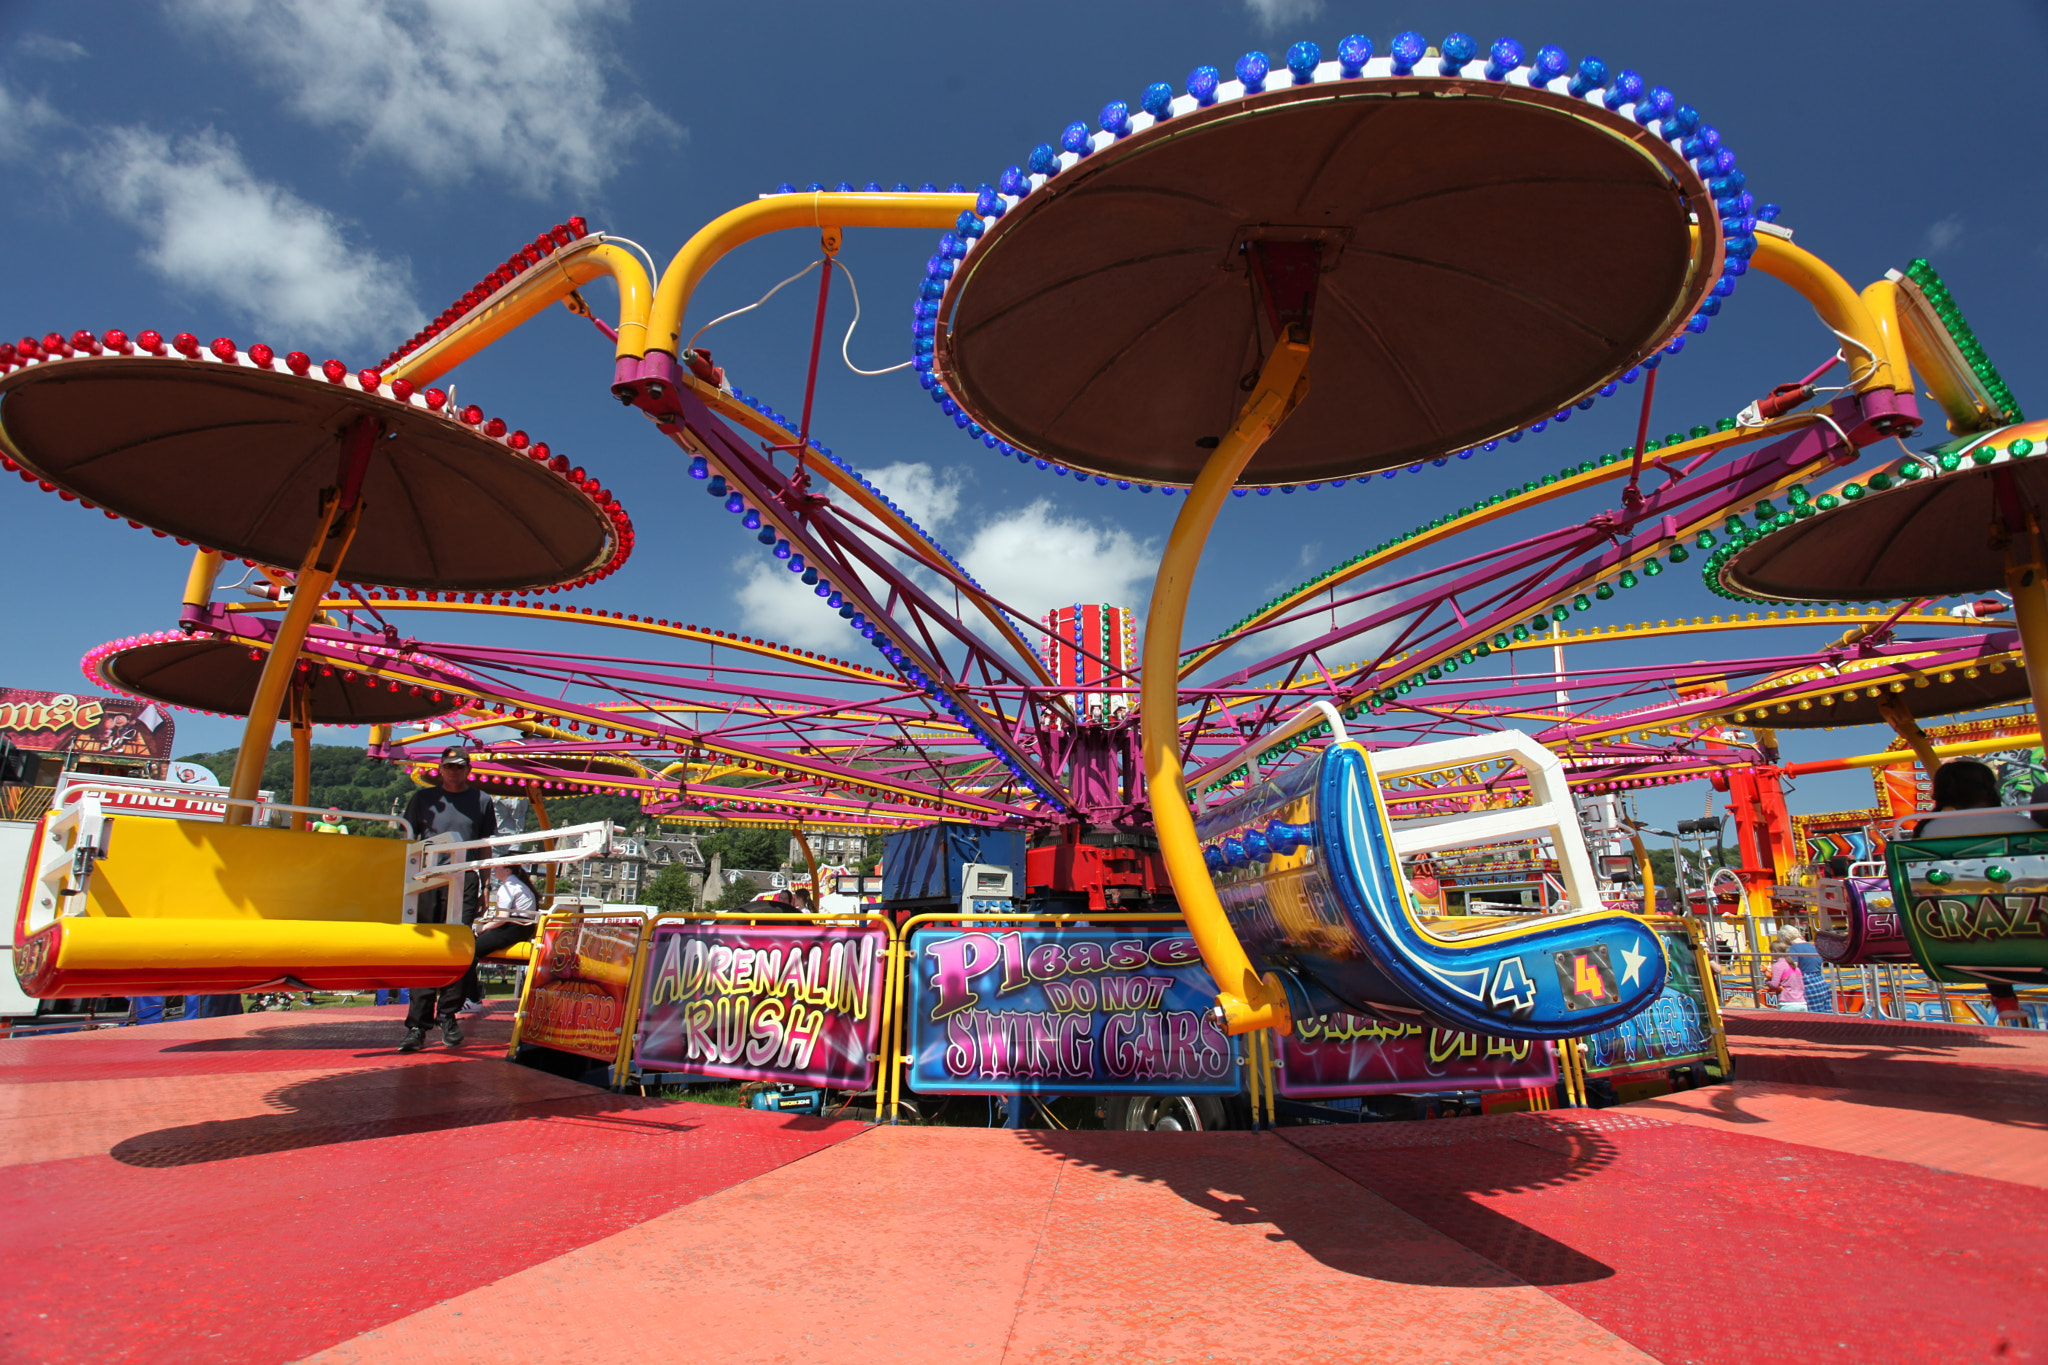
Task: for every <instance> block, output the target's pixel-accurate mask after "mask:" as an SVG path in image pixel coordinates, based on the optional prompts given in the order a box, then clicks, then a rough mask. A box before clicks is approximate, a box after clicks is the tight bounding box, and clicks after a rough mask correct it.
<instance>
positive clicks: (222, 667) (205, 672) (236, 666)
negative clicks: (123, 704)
mask: <svg viewBox="0 0 2048 1365" xmlns="http://www.w3.org/2000/svg"><path fill="white" fill-rule="evenodd" d="M265 657H268V656H267V655H266V656H265ZM304 662H305V663H306V665H307V666H306V668H305V669H304V670H303V671H302V673H301V675H300V676H301V677H302V679H303V680H304V682H305V685H306V689H307V695H308V697H309V698H310V700H311V701H312V717H313V723H314V724H315V725H389V724H394V723H397V722H400V721H414V720H425V719H427V718H428V717H430V716H442V715H446V714H448V713H449V712H450V711H453V710H455V709H456V707H457V705H458V703H457V702H456V701H454V700H444V701H435V700H434V699H433V697H432V696H431V695H429V696H419V697H416V696H413V695H411V692H410V689H408V690H407V691H404V692H393V691H391V690H389V689H388V688H373V687H369V686H367V685H366V684H365V682H364V680H363V679H362V678H361V677H360V676H358V675H356V674H354V673H350V672H346V671H343V670H339V669H337V670H335V671H334V672H332V673H322V672H321V665H320V661H319V660H318V659H315V658H308V659H306V660H305V661H304ZM92 663H93V664H96V666H97V667H98V669H99V672H100V676H101V677H102V678H103V679H104V680H105V681H106V684H107V685H108V686H109V687H113V688H117V689H118V690H120V691H122V692H127V693H129V694H131V695H133V696H137V697H148V698H150V699H151V700H154V701H160V702H167V703H169V704H170V705H172V706H183V707H187V708H189V709H191V710H194V711H213V712H217V713H219V714H221V715H228V716H246V715H247V714H249V698H251V697H253V696H255V695H256V679H257V678H258V677H259V676H260V675H261V674H262V672H263V660H262V659H252V658H250V657H249V646H248V645H246V644H243V643H241V642H239V641H234V640H222V639H219V638H216V637H212V636H205V635H195V636H189V637H187V638H184V639H169V640H158V641H153V642H150V643H146V644H137V645H130V646H127V647H125V648H119V649H114V650H111V651H109V652H107V653H104V654H99V655H98V657H97V658H96V659H94V660H92ZM286 704H287V706H289V704H290V703H289V702H287V703H286ZM279 719H284V720H288V719H290V715H289V713H288V712H284V713H281V714H280V716H279Z"/></svg>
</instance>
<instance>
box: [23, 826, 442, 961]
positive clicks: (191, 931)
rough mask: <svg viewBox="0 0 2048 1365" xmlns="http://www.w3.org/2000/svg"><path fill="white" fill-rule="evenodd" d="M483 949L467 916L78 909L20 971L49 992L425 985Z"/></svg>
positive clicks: (32, 939)
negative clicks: (252, 916)
mask: <svg viewBox="0 0 2048 1365" xmlns="http://www.w3.org/2000/svg"><path fill="white" fill-rule="evenodd" d="M165 823H168V822H165ZM312 837H313V838H327V839H333V838H336V836H334V835H314V836H312ZM394 842H395V841H394ZM475 951H476V944H475V941H474V939H472V937H471V936H470V932H469V930H467V929H465V928H463V927H462V926H461V925H459V924H342V923H334V922H331V921H322V920H270V921H260V920H259V921H254V922H252V921H250V920H247V919H239V920H238V919H212V920H205V919H132V920H123V919H94V918H91V917H89V916H78V917H72V918H65V919H60V920H58V921H57V922H56V923H54V924H52V925H50V926H49V927H48V928H46V929H43V930H41V931H39V932H38V933H35V934H32V935H30V936H29V938H28V940H27V942H25V943H24V944H22V946H21V947H20V949H18V950H17V952H16V954H15V956H16V963H15V971H16V973H17V975H18V976H19V977H20V979H21V982H22V986H23V988H24V989H26V990H27V991H28V992H29V993H30V994H31V995H37V996H41V997H43V998H46V999H54V998H63V997H73V996H89V995H175V994H216V993H224V992H234V991H246V990H254V989H256V988H257V987H260V986H265V985H269V984H272V983H275V982H279V981H282V980H285V979H291V980H294V981H296V982H297V983H299V984H300V985H303V986H307V987H311V988H313V989H316V990H345V989H362V988H365V987H382V988H406V987H420V988H425V987H432V986H440V985H445V984H447V983H448V982H450V981H453V980H455V979H456V978H457V977H459V976H461V975H462V974H463V973H464V972H466V971H468V970H469V964H470V959H471V957H472V956H473V955H474V954H475Z"/></svg>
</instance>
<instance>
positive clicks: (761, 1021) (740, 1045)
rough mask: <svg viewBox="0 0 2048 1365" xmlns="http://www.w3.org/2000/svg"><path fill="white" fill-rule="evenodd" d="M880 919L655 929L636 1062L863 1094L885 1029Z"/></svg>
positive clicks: (653, 1068) (665, 1068)
mask: <svg viewBox="0 0 2048 1365" xmlns="http://www.w3.org/2000/svg"><path fill="white" fill-rule="evenodd" d="M888 942H889V935H888V931H887V930H886V929H884V928H883V927H882V926H880V925H864V926H861V927H859V928H827V927H823V926H814V925H808V924H805V925H787V926H774V927H755V926H750V925H744V924H681V923H674V922H669V921H663V922H661V923H659V924H657V925H656V926H655V929H654V942H653V944H652V946H651V947H650V949H649V952H648V959H647V961H648V968H647V978H646V996H645V1000H644V1001H643V1003H642V1008H641V1014H640V1031H639V1035H638V1037H637V1039H636V1041H635V1043H634V1046H633V1060H634V1062H635V1063H636V1064H637V1065H638V1066H640V1067H641V1069H643V1070H646V1071H687V1072H694V1073H696V1074H699V1075H704V1076H729V1077H732V1078H733V1079H735V1080H759V1081H786V1082H790V1083H793V1084H797V1085H821V1086H829V1087H831V1088H833V1089H836V1090H865V1089H867V1088H868V1087H869V1086H871V1085H873V1084H874V1083H875V1065H876V1052H877V1050H878V1048H879V1046H880V1043H881V1031H882V970H883V964H884V960H885V959H886V957H887V948H888Z"/></svg>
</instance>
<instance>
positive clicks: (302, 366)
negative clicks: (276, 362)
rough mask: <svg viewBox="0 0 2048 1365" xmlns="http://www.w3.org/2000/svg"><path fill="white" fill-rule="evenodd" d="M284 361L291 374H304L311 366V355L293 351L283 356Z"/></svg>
mask: <svg viewBox="0 0 2048 1365" xmlns="http://www.w3.org/2000/svg"><path fill="white" fill-rule="evenodd" d="M284 363H285V366H286V367H287V368H288V369H290V370H291V372H292V373H293V374H304V373H305V372H306V371H308V370H310V369H312V368H313V357H311V356H309V355H307V354H306V353H305V352H304V351H293V352H292V353H291V354H290V355H288V356H286V357H285V358H284Z"/></svg>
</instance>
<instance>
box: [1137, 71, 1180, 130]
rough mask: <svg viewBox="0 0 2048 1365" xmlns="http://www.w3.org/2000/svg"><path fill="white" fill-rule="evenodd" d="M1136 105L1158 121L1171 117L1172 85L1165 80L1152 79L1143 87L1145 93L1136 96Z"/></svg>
mask: <svg viewBox="0 0 2048 1365" xmlns="http://www.w3.org/2000/svg"><path fill="white" fill-rule="evenodd" d="M1138 107H1139V108H1140V109H1143V110H1144V111H1145V112H1146V113H1148V114H1150V115H1151V116H1152V117H1153V118H1155V119H1157V120H1159V121H1160V122H1162V123H1163V122H1165V121H1166V120H1167V119H1170V118H1172V117H1173V87H1172V86H1170V85H1168V84H1167V83H1166V82H1165V81H1154V82H1152V84H1150V85H1148V86H1146V87H1145V93H1144V94H1142V95H1140V96H1138Z"/></svg>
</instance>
